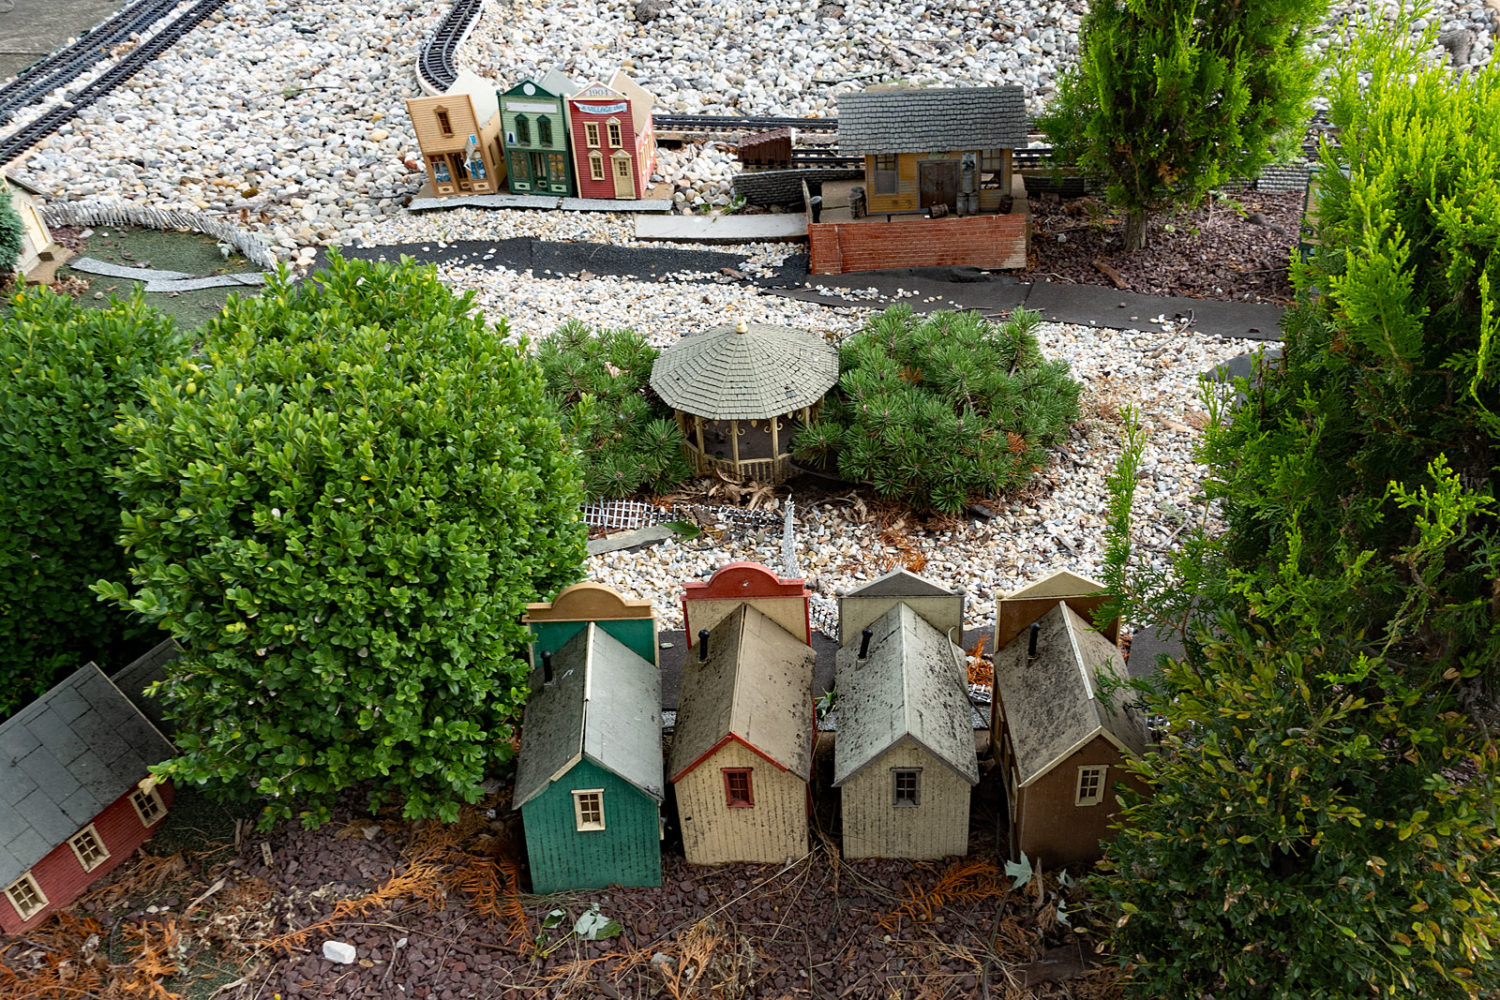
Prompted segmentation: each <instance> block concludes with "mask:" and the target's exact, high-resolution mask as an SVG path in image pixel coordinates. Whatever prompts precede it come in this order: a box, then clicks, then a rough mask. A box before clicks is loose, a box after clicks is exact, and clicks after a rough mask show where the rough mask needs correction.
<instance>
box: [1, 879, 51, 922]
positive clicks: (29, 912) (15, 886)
mask: <svg viewBox="0 0 1500 1000" xmlns="http://www.w3.org/2000/svg"><path fill="white" fill-rule="evenodd" d="M5 898H6V899H8V900H10V905H11V906H13V907H15V908H16V912H17V913H19V914H20V915H21V919H22V920H30V919H31V918H32V917H34V916H36V915H37V914H38V913H40V912H41V909H42V907H44V906H46V905H47V894H46V893H44V892H42V887H41V886H39V885H37V884H36V879H34V878H32V877H31V873H30V872H27V873H26V874H25V875H22V876H21V877H20V878H18V879H16V880H15V881H14V882H12V883H11V884H10V885H9V886H8V887H7V888H6V890H5Z"/></svg>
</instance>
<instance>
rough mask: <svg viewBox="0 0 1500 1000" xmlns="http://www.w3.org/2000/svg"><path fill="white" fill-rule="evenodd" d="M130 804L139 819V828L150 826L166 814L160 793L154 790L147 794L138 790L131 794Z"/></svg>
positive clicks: (165, 807)
mask: <svg viewBox="0 0 1500 1000" xmlns="http://www.w3.org/2000/svg"><path fill="white" fill-rule="evenodd" d="M130 804H131V805H133V806H135V814H136V815H137V816H139V817H140V818H141V826H151V825H152V824H153V823H155V822H156V821H157V820H159V819H161V818H162V816H164V815H165V814H166V812H167V806H166V803H164V802H162V800H161V793H160V792H158V791H157V790H156V789H155V788H152V789H151V790H150V791H149V792H143V791H141V790H140V789H136V790H135V791H133V792H131V793H130Z"/></svg>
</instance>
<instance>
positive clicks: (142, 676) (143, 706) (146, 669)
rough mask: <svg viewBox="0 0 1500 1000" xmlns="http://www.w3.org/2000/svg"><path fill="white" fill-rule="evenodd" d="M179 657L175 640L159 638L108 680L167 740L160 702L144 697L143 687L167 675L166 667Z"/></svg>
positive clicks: (168, 727)
mask: <svg viewBox="0 0 1500 1000" xmlns="http://www.w3.org/2000/svg"><path fill="white" fill-rule="evenodd" d="M181 655H182V647H181V646H179V645H178V644H177V640H176V639H163V640H162V641H161V642H159V643H157V644H156V645H155V646H153V647H152V648H151V649H150V650H148V651H147V652H146V653H144V654H142V655H141V656H140V657H139V658H138V659H136V660H134V661H132V662H131V663H128V664H126V665H125V666H123V667H121V668H120V669H119V670H116V671H115V672H114V674H113V675H111V677H110V680H111V681H113V682H114V685H115V687H117V688H119V689H120V691H121V692H122V693H123V694H124V695H125V697H127V698H129V699H130V703H131V704H132V705H134V706H135V707H136V708H138V709H140V710H141V714H142V715H144V716H145V717H146V718H147V719H150V720H151V724H152V725H153V726H155V727H156V728H157V729H158V730H160V731H161V733H162V734H163V735H165V736H167V737H171V736H172V733H173V726H172V724H171V723H170V722H168V721H167V719H166V717H165V716H164V714H163V712H162V704H161V700H160V699H158V698H153V697H151V696H150V695H148V694H146V688H147V687H149V686H150V685H152V684H153V683H155V682H156V681H159V680H164V679H165V678H166V676H167V664H168V663H171V662H172V661H173V660H175V659H177V658H178V657H179V656H181Z"/></svg>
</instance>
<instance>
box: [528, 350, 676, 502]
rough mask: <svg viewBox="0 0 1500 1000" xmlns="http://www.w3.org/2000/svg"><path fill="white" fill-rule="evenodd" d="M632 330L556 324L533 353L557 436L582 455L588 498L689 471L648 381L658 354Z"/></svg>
mask: <svg viewBox="0 0 1500 1000" xmlns="http://www.w3.org/2000/svg"><path fill="white" fill-rule="evenodd" d="M660 353H661V352H659V351H658V350H656V348H654V347H652V346H651V345H650V344H648V343H646V338H644V337H642V336H641V335H640V334H638V333H636V332H635V331H633V330H603V331H599V332H598V333H595V332H594V331H592V330H590V329H589V328H588V327H586V326H584V325H583V324H582V323H579V322H577V321H570V322H568V323H566V324H564V325H563V326H562V327H560V328H559V329H558V331H557V333H555V334H554V335H553V336H552V337H551V338H550V339H549V340H547V341H546V342H545V343H543V344H542V345H541V347H540V348H538V350H537V360H538V361H539V362H540V363H541V366H542V373H543V377H544V378H545V379H546V382H547V392H548V394H549V395H550V396H551V397H552V399H553V402H555V403H556V404H557V406H558V408H559V409H560V410H561V411H562V423H563V433H564V434H565V435H566V436H567V438H568V440H569V441H571V442H572V444H573V447H574V448H576V449H577V450H578V451H579V452H580V453H581V454H582V455H584V456H585V461H584V463H583V470H584V475H583V481H584V490H585V491H586V492H587V493H588V496H589V498H590V499H599V498H611V499H613V498H619V497H626V496H630V495H631V494H633V493H638V492H641V491H643V490H644V491H647V492H651V493H660V492H663V491H665V490H669V489H671V488H672V487H674V486H676V485H678V484H679V483H681V482H683V481H684V480H685V479H687V478H688V477H689V476H691V475H692V474H693V470H692V467H691V466H690V465H689V464H688V461H687V458H686V457H685V456H684V455H683V454H682V435H681V434H680V433H679V432H678V429H677V423H676V421H674V420H673V418H672V411H671V410H670V409H668V408H667V407H666V406H665V405H663V404H662V402H661V401H660V400H659V399H657V398H656V394H655V393H653V392H652V391H651V387H650V384H649V380H650V378H651V366H652V364H654V363H655V362H656V358H657V355H658V354H660Z"/></svg>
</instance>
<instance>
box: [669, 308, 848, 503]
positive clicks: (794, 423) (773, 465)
mask: <svg viewBox="0 0 1500 1000" xmlns="http://www.w3.org/2000/svg"><path fill="white" fill-rule="evenodd" d="M838 379H839V353H838V350H837V349H836V348H834V347H833V346H832V345H830V344H829V343H827V342H826V341H824V340H823V339H822V338H821V337H818V336H816V335H814V334H810V333H805V332H803V331H801V330H794V329H792V328H790V327H785V326H772V325H769V324H763V323H746V322H745V321H743V320H741V321H740V323H739V324H738V325H737V326H721V327H716V328H714V329H712V330H709V331H707V332H706V333H698V334H689V335H687V336H685V337H683V338H682V339H681V340H680V341H678V342H677V343H676V344H674V345H673V346H671V347H669V348H667V349H666V350H665V351H663V352H662V353H661V356H660V357H659V358H657V359H656V364H655V365H653V366H652V368H651V388H652V389H654V390H655V391H656V394H657V395H658V396H660V397H661V398H662V401H663V402H665V403H666V404H667V405H668V406H670V407H672V409H673V410H674V411H676V416H677V425H678V426H679V427H680V428H681V429H682V435H683V449H684V450H685V451H686V453H687V456H688V458H689V460H691V461H692V463H693V467H694V469H695V470H696V471H697V472H699V473H700V474H703V473H710V472H716V471H717V472H722V473H724V474H725V475H727V476H729V477H731V478H734V479H754V480H758V481H759V482H763V483H770V484H776V483H780V482H783V481H785V480H786V479H787V478H788V477H789V476H790V475H791V472H792V468H791V459H792V456H791V441H792V436H793V435H794V434H795V433H796V432H797V430H798V429H799V428H802V427H805V426H807V424H809V423H810V422H811V421H812V419H813V417H815V416H816V415H817V412H818V407H819V406H820V405H821V404H822V401H823V394H824V393H826V392H827V391H828V390H829V389H830V388H832V387H833V386H834V384H836V383H837V382H838Z"/></svg>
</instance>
